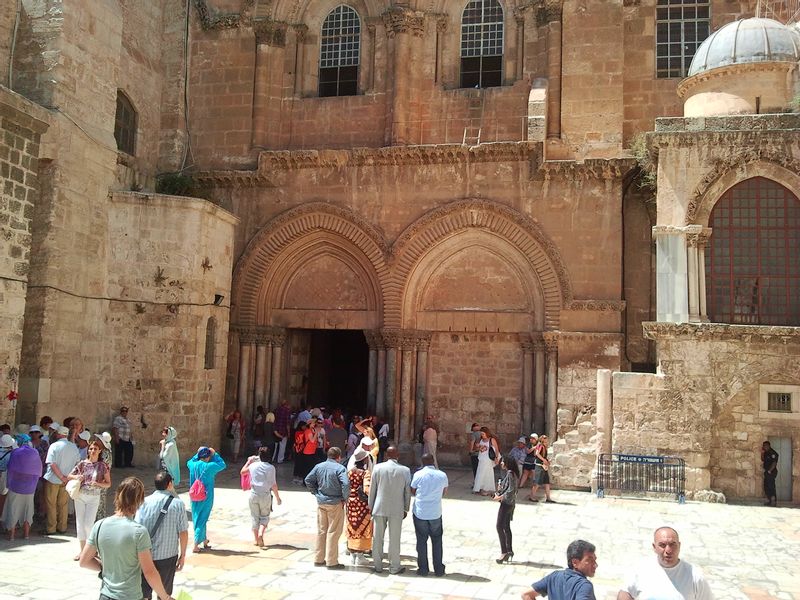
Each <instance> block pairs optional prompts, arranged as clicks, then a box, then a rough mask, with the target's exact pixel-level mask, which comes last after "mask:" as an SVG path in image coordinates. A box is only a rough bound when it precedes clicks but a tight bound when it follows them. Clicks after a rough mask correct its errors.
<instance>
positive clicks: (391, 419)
mask: <svg viewBox="0 0 800 600" xmlns="http://www.w3.org/2000/svg"><path fill="white" fill-rule="evenodd" d="M381 334H382V336H383V345H384V346H385V347H386V381H385V386H384V387H385V391H384V403H385V404H384V408H385V411H386V414H385V418H386V420H387V422H388V423H391V426H392V435H393V436H394V438H395V440H397V439H399V438H398V434H399V424H400V423H399V418H400V410H399V409H400V396H399V394H397V352H398V348H399V347H400V335H399V330H388V329H384V330H382V331H381Z"/></svg>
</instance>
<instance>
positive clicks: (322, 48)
mask: <svg viewBox="0 0 800 600" xmlns="http://www.w3.org/2000/svg"><path fill="white" fill-rule="evenodd" d="M360 58H361V19H359V18H358V13H357V12H356V11H355V10H353V9H352V8H350V7H349V6H345V5H344V4H341V5H339V6H337V7H336V8H334V9H333V10H332V11H331V12H330V13H329V14H328V16H327V17H325V21H324V22H323V23H322V35H321V37H320V45H319V95H320V96H355V95H356V94H357V93H358V64H359V60H360Z"/></svg>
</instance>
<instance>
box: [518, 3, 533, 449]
mask: <svg viewBox="0 0 800 600" xmlns="http://www.w3.org/2000/svg"><path fill="white" fill-rule="evenodd" d="M514 22H515V23H516V24H517V31H516V34H517V54H516V56H515V57H514V79H515V80H516V81H519V80H520V79H522V71H523V67H524V65H525V12H524V10H520V9H519V8H515V9H514ZM528 433H530V432H528ZM526 435H527V434H526Z"/></svg>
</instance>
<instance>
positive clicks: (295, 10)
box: [272, 0, 389, 35]
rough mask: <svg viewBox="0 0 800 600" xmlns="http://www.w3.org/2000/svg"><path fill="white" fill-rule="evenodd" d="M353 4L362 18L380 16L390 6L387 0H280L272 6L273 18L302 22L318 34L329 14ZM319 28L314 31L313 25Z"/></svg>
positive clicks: (313, 32) (289, 21)
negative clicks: (339, 7)
mask: <svg viewBox="0 0 800 600" xmlns="http://www.w3.org/2000/svg"><path fill="white" fill-rule="evenodd" d="M340 4H347V5H348V6H352V7H353V8H354V9H355V10H356V11H357V12H358V14H359V16H360V17H361V19H362V20H363V19H365V18H367V17H379V16H380V15H381V13H382V12H383V11H384V10H386V9H387V8H388V7H389V3H388V2H386V1H385V0H322V1H320V0H278V1H277V2H275V3H274V4H273V7H272V18H273V19H274V20H276V21H286V22H287V23H298V24H299V23H302V24H304V25H307V26H308V27H309V33H312V34H313V35H316V33H318V32H317V29H319V26H320V25H321V24H322V21H323V20H324V19H325V17H326V16H327V14H328V13H329V12H330V11H331V10H333V9H334V8H336V7H337V6H339V5H340ZM314 26H316V27H317V29H314V30H313V31H312V27H314Z"/></svg>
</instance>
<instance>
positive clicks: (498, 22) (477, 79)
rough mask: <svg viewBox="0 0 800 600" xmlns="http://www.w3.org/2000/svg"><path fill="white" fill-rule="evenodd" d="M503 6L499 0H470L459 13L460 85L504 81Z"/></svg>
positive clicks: (480, 86) (500, 82)
mask: <svg viewBox="0 0 800 600" xmlns="http://www.w3.org/2000/svg"><path fill="white" fill-rule="evenodd" d="M503 34H504V29H503V7H502V6H501V5H500V2H498V0H469V2H467V4H466V6H465V7H464V12H463V13H462V14H461V79H460V87H462V88H487V87H497V86H500V85H502V84H503V41H504V40H503V37H504V36H503Z"/></svg>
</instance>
